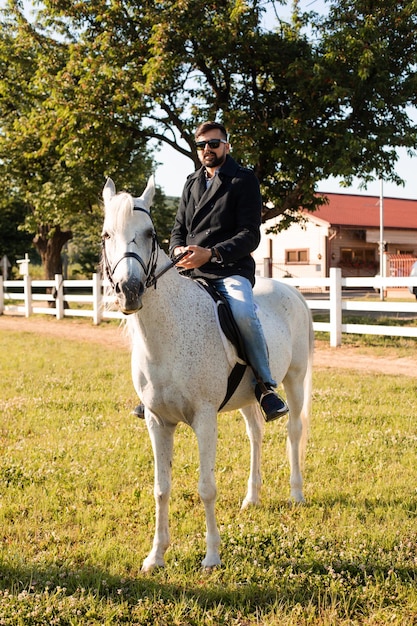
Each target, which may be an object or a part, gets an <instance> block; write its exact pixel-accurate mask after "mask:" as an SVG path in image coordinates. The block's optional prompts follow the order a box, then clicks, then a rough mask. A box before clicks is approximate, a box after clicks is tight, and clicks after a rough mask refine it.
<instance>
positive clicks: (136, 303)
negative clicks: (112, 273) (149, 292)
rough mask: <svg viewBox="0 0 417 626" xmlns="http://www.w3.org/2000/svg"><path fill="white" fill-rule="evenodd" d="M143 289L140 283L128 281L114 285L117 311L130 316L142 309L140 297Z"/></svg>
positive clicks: (132, 280)
mask: <svg viewBox="0 0 417 626" xmlns="http://www.w3.org/2000/svg"><path fill="white" fill-rule="evenodd" d="M144 291H145V287H144V285H143V283H142V282H140V281H138V280H136V279H133V278H132V279H130V280H128V281H126V282H120V283H117V284H116V285H115V292H116V297H117V303H118V306H119V309H120V311H121V312H122V313H124V314H125V315H131V314H132V313H136V312H137V311H140V309H141V308H142V295H143V292H144Z"/></svg>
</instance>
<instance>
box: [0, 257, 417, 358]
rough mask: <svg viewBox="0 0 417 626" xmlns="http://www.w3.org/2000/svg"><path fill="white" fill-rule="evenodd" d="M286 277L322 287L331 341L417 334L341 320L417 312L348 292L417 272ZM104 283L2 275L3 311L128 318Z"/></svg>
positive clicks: (392, 285) (321, 327)
mask: <svg viewBox="0 0 417 626" xmlns="http://www.w3.org/2000/svg"><path fill="white" fill-rule="evenodd" d="M282 281H283V282H286V283H288V284H291V285H294V286H295V287H297V288H299V289H300V290H302V291H305V292H317V291H318V292H319V295H322V296H323V297H322V298H316V297H315V298H314V299H313V298H311V299H309V298H308V296H306V299H307V304H308V306H309V307H310V309H314V310H326V311H329V322H314V330H315V331H324V332H328V333H329V335H330V345H331V346H332V347H336V346H340V345H341V344H342V335H343V333H357V334H368V335H371V334H372V335H390V336H400V337H417V326H411V325H410V326H384V325H381V324H354V323H351V324H343V323H342V312H343V311H362V312H363V313H364V314H365V315H366V313H367V312H369V313H375V312H380V313H381V314H382V315H384V314H386V315H387V316H389V315H391V316H392V314H393V313H395V314H397V315H398V314H401V313H403V314H405V315H409V316H411V317H412V316H413V315H415V317H416V318H417V301H414V300H413V301H410V302H400V301H389V302H387V301H385V299H383V298H382V296H381V297H380V299H379V301H366V300H364V299H360V300H355V299H353V298H351V297H346V295H345V296H344V295H343V290H346V289H358V290H361V289H369V288H372V289H374V290H376V291H378V292H379V293H380V294H381V293H382V294H384V293H385V292H386V290H388V289H398V288H401V287H402V288H403V289H404V288H405V289H407V288H408V287H410V286H415V287H416V286H417V278H400V277H395V278H392V277H390V278H388V277H386V278H380V277H374V278H342V275H341V270H340V269H339V268H332V269H331V270H330V277H329V278H285V279H282ZM104 286H105V285H104V281H103V280H102V279H101V277H100V275H99V274H94V275H93V278H92V280H63V279H62V276H59V275H57V276H55V280H49V281H48V280H32V279H31V278H30V276H24V277H23V280H6V281H4V280H3V278H2V277H1V276H0V315H1V314H3V313H4V312H5V311H7V312H8V313H13V314H17V315H22V314H23V315H25V316H26V317H29V316H31V315H33V314H37V313H40V314H46V315H54V316H55V317H56V318H57V319H59V320H60V319H63V318H64V317H75V316H78V317H90V318H92V320H93V323H94V324H100V322H101V321H102V320H106V319H123V317H124V316H123V314H122V313H119V312H118V311H116V310H111V304H112V303H113V298H111V297H109V296H106V295H105V289H104ZM159 288H161V287H159ZM345 293H346V291H345ZM406 293H408V290H407V292H406ZM316 295H317V294H316ZM16 302H17V303H18V304H16ZM20 302H22V304H19V303H20Z"/></svg>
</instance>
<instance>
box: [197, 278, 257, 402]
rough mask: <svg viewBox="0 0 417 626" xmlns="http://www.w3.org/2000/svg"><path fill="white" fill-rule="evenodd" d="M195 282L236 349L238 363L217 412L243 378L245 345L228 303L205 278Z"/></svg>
mask: <svg viewBox="0 0 417 626" xmlns="http://www.w3.org/2000/svg"><path fill="white" fill-rule="evenodd" d="M193 280H195V281H196V282H198V283H199V284H200V285H201V286H202V287H204V289H205V290H206V291H207V293H208V294H209V295H210V296H211V297H212V298H213V300H214V302H215V304H216V307H217V313H218V318H219V323H220V327H221V329H222V331H223V332H224V334H225V336H226V337H227V339H228V340H229V341H230V342H231V343H232V344H233V346H234V347H235V348H236V352H237V356H238V362H237V363H236V364H235V366H234V367H233V369H232V371H231V372H230V375H229V378H228V380H227V389H226V395H225V397H224V400H223V402H222V403H221V405H220V406H219V411H220V410H221V409H222V408H223V407H224V405H225V404H226V403H227V402H228V401H229V400H230V398H231V397H232V396H233V394H234V392H235V391H236V389H237V388H238V386H239V383H240V381H241V380H242V378H243V374H244V373H245V370H246V368H247V367H248V365H250V364H249V360H248V357H247V354H246V350H245V345H244V343H243V339H242V335H241V333H240V330H239V328H238V326H237V324H236V322H235V318H234V317H233V314H232V311H231V309H230V306H229V303H228V302H227V300H226V298H224V297H223V296H222V295H221V294H220V293H219V292H218V291H217V289H216V288H215V286H214V285H213V284H212V283H211V282H210V281H209V280H206V279H205V278H202V277H198V278H193Z"/></svg>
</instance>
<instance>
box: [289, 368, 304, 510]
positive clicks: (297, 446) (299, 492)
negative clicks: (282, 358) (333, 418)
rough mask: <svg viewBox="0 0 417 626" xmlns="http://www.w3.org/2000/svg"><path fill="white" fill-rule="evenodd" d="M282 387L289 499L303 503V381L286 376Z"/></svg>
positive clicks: (296, 377)
mask: <svg viewBox="0 0 417 626" xmlns="http://www.w3.org/2000/svg"><path fill="white" fill-rule="evenodd" d="M284 387H285V391H286V395H287V402H288V406H289V409H290V412H289V416H288V425H287V431H288V436H287V454H288V460H289V463H290V489H291V499H292V500H293V501H294V502H304V496H303V477H302V467H303V462H304V453H305V445H306V439H307V432H306V431H307V429H308V416H304V413H303V412H304V410H305V406H304V405H305V402H304V388H303V379H302V378H301V379H300V377H299V376H291V375H287V377H286V379H285V381H284ZM304 417H305V419H304Z"/></svg>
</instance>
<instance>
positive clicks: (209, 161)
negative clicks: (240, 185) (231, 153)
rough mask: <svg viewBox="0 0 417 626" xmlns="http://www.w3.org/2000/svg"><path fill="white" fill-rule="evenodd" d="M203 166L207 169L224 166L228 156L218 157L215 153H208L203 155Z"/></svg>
mask: <svg viewBox="0 0 417 626" xmlns="http://www.w3.org/2000/svg"><path fill="white" fill-rule="evenodd" d="M202 160H203V165H205V166H206V167H219V166H220V165H223V163H224V162H225V160H226V155H225V154H222V155H221V156H217V154H216V153H215V152H206V153H205V154H204V155H203V159H202Z"/></svg>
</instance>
